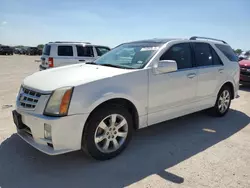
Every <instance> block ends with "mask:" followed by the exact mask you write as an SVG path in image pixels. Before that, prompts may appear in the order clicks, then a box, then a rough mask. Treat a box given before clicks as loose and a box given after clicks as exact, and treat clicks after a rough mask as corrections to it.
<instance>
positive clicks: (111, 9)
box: [0, 0, 250, 50]
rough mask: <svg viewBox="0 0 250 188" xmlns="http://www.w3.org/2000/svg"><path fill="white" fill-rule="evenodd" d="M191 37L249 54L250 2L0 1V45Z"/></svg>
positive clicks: (111, 42) (209, 0)
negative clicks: (222, 43) (220, 42)
mask: <svg viewBox="0 0 250 188" xmlns="http://www.w3.org/2000/svg"><path fill="white" fill-rule="evenodd" d="M191 36H205V37H213V38H218V39H223V40H225V41H227V42H228V43H229V44H230V45H231V46H232V48H241V49H243V50H250V0H112V1H111V0H105V1H104V0H71V1H70V0H0V44H6V45H28V46H37V45H38V44H44V43H47V42H50V41H87V42H91V43H94V44H102V45H108V46H110V47H114V46H116V45H119V44H120V43H123V42H128V41H133V40H141V39H150V38H171V37H173V38H189V37H191Z"/></svg>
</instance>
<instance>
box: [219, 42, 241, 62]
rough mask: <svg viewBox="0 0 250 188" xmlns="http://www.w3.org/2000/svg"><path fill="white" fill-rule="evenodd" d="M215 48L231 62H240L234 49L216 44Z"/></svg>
mask: <svg viewBox="0 0 250 188" xmlns="http://www.w3.org/2000/svg"><path fill="white" fill-rule="evenodd" d="M215 46H216V47H217V48H218V49H219V50H220V51H221V52H222V53H223V54H224V55H225V56H226V57H227V58H228V59H229V60H230V61H238V58H237V56H236V54H235V53H234V51H233V49H232V48H231V47H230V46H228V45H223V44H215Z"/></svg>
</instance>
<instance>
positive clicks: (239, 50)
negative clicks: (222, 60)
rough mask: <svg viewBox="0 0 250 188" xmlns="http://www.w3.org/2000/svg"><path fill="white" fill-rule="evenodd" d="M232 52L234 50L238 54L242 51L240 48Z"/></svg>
mask: <svg viewBox="0 0 250 188" xmlns="http://www.w3.org/2000/svg"><path fill="white" fill-rule="evenodd" d="M234 52H235V53H236V54H238V55H240V54H241V53H242V52H243V51H242V50H241V49H236V50H234Z"/></svg>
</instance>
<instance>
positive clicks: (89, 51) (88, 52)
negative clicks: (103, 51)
mask: <svg viewBox="0 0 250 188" xmlns="http://www.w3.org/2000/svg"><path fill="white" fill-rule="evenodd" d="M76 49H77V55H78V56H80V57H83V56H84V57H93V56H94V54H93V48H92V47H91V46H80V45H78V46H76Z"/></svg>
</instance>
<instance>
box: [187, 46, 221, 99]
mask: <svg viewBox="0 0 250 188" xmlns="http://www.w3.org/2000/svg"><path fill="white" fill-rule="evenodd" d="M192 45H193V49H194V55H195V61H196V66H197V70H198V72H197V73H198V85H197V99H198V100H202V99H206V98H207V99H209V98H211V97H213V96H214V95H215V93H216V91H217V87H218V86H219V85H221V84H222V82H223V80H224V77H225V73H224V66H223V64H222V61H221V60H220V58H219V56H218V55H217V53H216V52H215V50H214V49H213V48H212V47H211V45H210V44H208V43H202V42H195V43H192Z"/></svg>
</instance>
